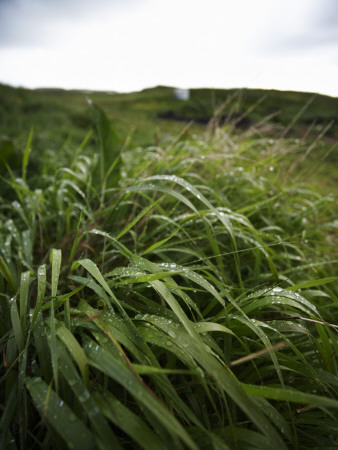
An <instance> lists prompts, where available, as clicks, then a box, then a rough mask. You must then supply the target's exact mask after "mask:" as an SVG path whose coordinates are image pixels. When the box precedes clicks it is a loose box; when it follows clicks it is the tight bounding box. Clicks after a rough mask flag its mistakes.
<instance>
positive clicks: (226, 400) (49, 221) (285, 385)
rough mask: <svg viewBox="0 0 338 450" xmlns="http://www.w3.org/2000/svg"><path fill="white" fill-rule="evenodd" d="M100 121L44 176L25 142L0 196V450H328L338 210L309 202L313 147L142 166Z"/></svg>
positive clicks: (162, 150) (195, 156)
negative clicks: (303, 179)
mask: <svg viewBox="0 0 338 450" xmlns="http://www.w3.org/2000/svg"><path fill="white" fill-rule="evenodd" d="M91 110H92V114H93V119H92V121H93V124H94V132H93V134H92V135H88V136H87V137H86V138H85V140H84V142H83V144H79V145H76V146H75V149H73V150H71V146H69V148H68V147H67V148H66V147H64V148H63V149H62V151H61V150H60V152H59V154H58V157H57V158H53V159H51V158H50V153H48V151H47V152H43V153H42V155H41V156H42V157H41V160H40V161H36V160H35V154H34V150H33V151H32V153H31V155H30V154H29V149H30V146H32V147H33V146H34V133H33V134H32V135H30V137H29V140H28V143H27V145H25V148H26V150H25V151H24V152H23V157H22V159H21V163H20V164H21V167H20V166H19V168H17V169H15V171H14V172H12V171H10V172H9V175H8V176H6V177H3V178H2V185H3V188H4V189H3V191H2V192H5V193H6V197H3V198H2V201H1V209H0V219H1V220H0V243H1V245H0V249H1V250H0V251H1V256H0V272H1V275H0V308H1V319H0V336H1V338H0V339H1V341H0V345H1V347H0V348H1V352H2V359H1V361H2V362H1V372H0V376H1V378H0V383H1V390H0V400H1V401H0V405H1V406H0V408H1V419H0V427H1V445H2V447H3V448H8V449H16V448H17V449H24V448H32V449H33V448H43V449H51V448H54V449H55V448H57V449H77V448H79V449H80V448H81V449H86V448H88V449H96V448H97V449H110V448H112V447H114V448H144V449H147V450H148V449H154V450H155V449H156V450H157V449H162V448H163V449H166V448H171V449H172V448H175V449H185V448H191V449H197V448H201V449H202V448H203V449H228V448H230V449H254V448H256V449H287V448H295V449H304V450H305V449H309V448H314V449H324V448H325V449H329V448H336V447H337V445H338V440H337V436H338V428H337V408H338V401H337V386H338V376H337V351H338V340H337V323H338V320H337V316H338V314H337V276H336V272H335V269H336V264H337V259H338V258H337V256H338V255H337V254H336V250H335V249H336V244H337V225H336V221H335V210H336V200H335V198H334V196H333V195H332V194H329V193H327V192H328V189H329V187H330V186H328V189H324V190H321V189H320V188H319V187H318V186H317V187H316V186H315V187H312V188H311V187H309V186H307V185H304V184H301V182H300V178H301V177H304V176H307V175H308V176H310V175H311V171H312V170H313V164H312V163H311V158H315V156H314V154H313V152H312V150H311V149H310V150H309V148H310V147H309V144H308V143H307V142H306V141H302V142H295V140H294V138H291V137H283V138H281V139H271V136H265V135H263V134H260V135H257V132H255V133H254V134H249V133H248V132H244V133H238V132H236V131H235V132H233V133H231V132H230V130H229V126H228V125H225V126H224V127H221V128H216V129H214V130H211V131H210V130H209V133H208V134H207V135H205V136H204V137H203V138H202V137H193V136H192V135H188V136H187V135H186V134H182V135H181V137H180V136H178V137H176V138H175V139H172V140H169V141H168V140H165V141H164V142H162V144H161V145H152V146H148V147H142V146H139V147H133V146H131V145H130V144H128V142H123V141H120V140H119V138H118V136H117V134H116V132H115V130H114V129H113V128H112V127H111V125H110V123H109V120H108V119H107V117H106V116H105V115H104V113H103V112H102V111H101V110H100V109H99V108H98V107H96V106H94V105H92V106H91ZM230 124H231V123H230ZM320 142H322V140H321V139H320ZM86 145H89V147H90V148H93V147H95V148H96V151H95V153H93V152H90V151H88V150H87V149H86ZM319 145H320V143H319ZM305 155H306V158H304V156H305ZM29 157H30V158H31V159H30V160H29ZM311 179H312V178H311ZM323 192H324V193H323Z"/></svg>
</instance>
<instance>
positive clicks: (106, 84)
mask: <svg viewBox="0 0 338 450" xmlns="http://www.w3.org/2000/svg"><path fill="white" fill-rule="evenodd" d="M30 1H31V2H33V3H35V4H36V5H37V4H40V5H41V2H42V0H30ZM79 1H80V0H76V1H75V2H74V0H73V3H72V8H71V9H69V8H68V7H67V8H68V9H67V8H66V10H65V11H68V13H67V15H65V11H63V12H62V14H61V13H57V9H55V8H54V9H55V14H54V16H53V15H52V14H51V12H49V13H48V15H47V16H46V15H43V14H42V13H41V17H42V18H43V20H40V21H39V20H38V19H37V18H36V17H35V15H33V16H32V15H31V16H30V20H31V23H30V25H29V26H30V27H31V29H33V28H34V27H35V28H34V32H32V35H31V36H30V45H29V46H27V45H26V46H25V45H24V43H20V39H22V36H21V37H20V33H19V36H18V38H17V40H16V43H15V46H14V45H13V43H12V44H11V46H6V45H5V44H6V39H4V41H3V45H2V46H1V45H0V67H1V73H0V77H1V78H0V80H1V81H3V82H7V83H10V84H15V85H17V84H21V85H25V86H28V87H38V86H59V87H65V88H89V89H107V90H119V91H129V90H137V89H142V88H144V87H149V86H154V85H156V84H166V85H174V86H181V87H198V86H204V87H223V88H227V87H242V86H246V87H261V88H276V89H293V90H307V91H318V92H322V93H328V94H331V95H337V96H338V86H336V84H337V83H336V81H335V80H336V79H338V61H337V60H335V59H334V55H335V54H337V47H338V45H337V42H335V41H334V39H332V38H330V39H327V40H326V42H324V41H325V39H323V42H320V44H319V43H318V40H319V38H320V37H321V36H324V34H323V23H324V19H325V17H326V19H325V20H328V19H327V16H325V17H324V16H323V17H324V18H322V19H321V20H319V15H318V16H316V14H315V13H316V12H318V10H317V9H316V8H318V5H319V2H320V0H297V2H294V1H291V0H274V1H273V2H271V1H270V0H256V1H253V0H209V1H202V0H195V1H193V0H171V1H169V0H161V1H158V0H128V1H127V2H122V0H118V1H116V0H115V2H108V0H104V1H103V2H102V1H101V2H100V1H99V0H96V2H94V0H87V2H85V5H86V7H85V8H84V9H81V8H80V10H79V9H77V7H78V6H79V4H80V3H79ZM324 1H326V2H327V3H330V2H331V1H332V0H324ZM22 2H23V0H20V2H19V3H22ZM28 3H29V2H28ZM66 3H67V2H66V0H62V2H61V3H60V4H61V5H66ZM70 3H71V2H70ZM96 3H97V4H98V5H100V6H101V7H100V8H95V7H94V5H95V4H96ZM108 3H109V7H108ZM67 4H68V3H67ZM310 6H312V7H310ZM44 11H45V12H46V11H47V10H46V9H44ZM51 11H53V9H52V10H51ZM77 11H78V12H79V13H78V14H77ZM30 14H31V13H30ZM44 14H45V13H44ZM28 15H29V14H28V10H26V12H25V14H21V16H20V14H18V17H17V18H16V19H15V21H14V22H15V23H16V24H17V25H16V26H18V24H21V25H22V24H23V23H24V20H25V19H27V17H28ZM12 20H14V16H13V17H12ZM316 21H317V25H316ZM41 24H42V25H41ZM33 26H34V27H33ZM32 27H33V28H32ZM25 30H26V29H25V27H24V26H23V30H22V32H21V34H23V35H24V34H25V33H26V34H27V30H26V31H25ZM320 30H322V31H320ZM321 33H322V34H321ZM2 34H3V32H2ZM330 36H331V35H330ZM0 38H1V32H0ZM33 38H34V39H33ZM302 42H305V44H306V46H305V47H306V48H305V47H304V44H302V45H303V46H301V43H302ZM334 50H335V52H334ZM23 68H24V69H23Z"/></svg>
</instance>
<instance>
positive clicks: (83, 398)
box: [79, 389, 89, 402]
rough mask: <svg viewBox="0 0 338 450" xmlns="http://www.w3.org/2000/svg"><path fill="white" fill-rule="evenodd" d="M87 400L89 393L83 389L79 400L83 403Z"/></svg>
mask: <svg viewBox="0 0 338 450" xmlns="http://www.w3.org/2000/svg"><path fill="white" fill-rule="evenodd" d="M88 399H89V392H88V391H87V389H85V390H84V391H83V392H82V394H81V395H80V396H79V400H80V401H81V402H85V401H86V400H88Z"/></svg>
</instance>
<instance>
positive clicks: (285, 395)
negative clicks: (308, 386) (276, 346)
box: [241, 383, 338, 409]
mask: <svg viewBox="0 0 338 450" xmlns="http://www.w3.org/2000/svg"><path fill="white" fill-rule="evenodd" d="M241 386H242V388H243V389H244V390H245V392H246V393H248V394H250V395H254V396H256V397H263V398H268V399H270V400H279V401H284V402H285V401H286V402H292V403H300V404H305V405H311V406H317V407H321V408H334V409H337V408H338V400H335V399H333V398H328V397H322V396H320V395H315V394H307V393H305V392H301V391H299V390H297V389H291V388H278V387H270V386H254V385H249V384H245V383H241Z"/></svg>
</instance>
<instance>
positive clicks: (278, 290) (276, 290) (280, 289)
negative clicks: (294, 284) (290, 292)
mask: <svg viewBox="0 0 338 450" xmlns="http://www.w3.org/2000/svg"><path fill="white" fill-rule="evenodd" d="M282 291H283V289H282V288H280V287H275V288H273V289H272V292H282Z"/></svg>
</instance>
